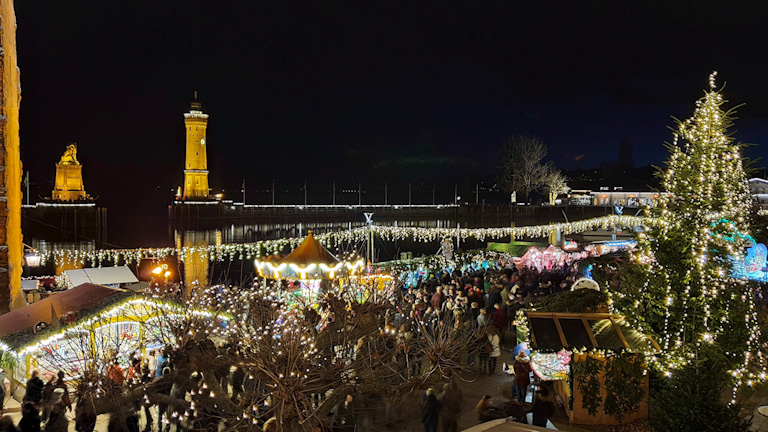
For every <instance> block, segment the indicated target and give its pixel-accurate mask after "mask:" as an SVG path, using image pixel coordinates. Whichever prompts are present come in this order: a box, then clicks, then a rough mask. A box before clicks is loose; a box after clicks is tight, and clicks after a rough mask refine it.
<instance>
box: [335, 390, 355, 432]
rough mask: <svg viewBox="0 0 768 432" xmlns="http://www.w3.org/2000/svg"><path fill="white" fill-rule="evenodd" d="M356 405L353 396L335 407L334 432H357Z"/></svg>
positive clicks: (349, 396)
mask: <svg viewBox="0 0 768 432" xmlns="http://www.w3.org/2000/svg"><path fill="white" fill-rule="evenodd" d="M355 430H356V425H355V404H354V398H353V397H352V395H347V398H346V399H345V400H344V401H342V402H339V403H338V404H336V406H335V407H333V432H355Z"/></svg>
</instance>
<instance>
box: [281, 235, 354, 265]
mask: <svg viewBox="0 0 768 432" xmlns="http://www.w3.org/2000/svg"><path fill="white" fill-rule="evenodd" d="M338 262H339V259H338V258H336V257H335V256H333V254H332V253H330V252H328V249H326V248H325V246H323V245H321V244H320V242H319V241H317V240H316V239H315V236H314V235H312V230H310V231H309V234H307V238H305V239H304V241H303V242H301V244H300V245H298V246H297V247H296V249H294V250H293V251H292V252H291V253H290V254H288V256H287V257H285V258H283V259H281V260H280V261H279V262H278V264H296V265H299V266H307V265H309V264H318V265H319V264H325V265H327V266H334V265H336V264H337V263H338Z"/></svg>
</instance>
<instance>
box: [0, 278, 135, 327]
mask: <svg viewBox="0 0 768 432" xmlns="http://www.w3.org/2000/svg"><path fill="white" fill-rule="evenodd" d="M123 292H125V291H124V290H121V289H115V288H109V287H105V286H101V285H95V284H89V283H87V284H82V285H80V286H77V287H75V288H72V289H69V290H66V291H61V292H58V293H56V294H53V295H52V296H50V297H46V298H44V299H42V300H40V301H37V302H35V303H32V304H31V305H27V306H24V307H23V308H20V309H16V310H15V311H11V312H8V313H7V314H4V315H2V316H0V337H5V336H8V335H10V334H13V333H18V332H21V331H25V330H32V329H33V328H34V327H35V325H36V324H37V323H39V322H41V321H44V322H46V323H50V322H51V317H52V313H51V308H53V310H55V311H56V315H57V316H58V317H62V316H63V315H64V314H66V313H67V312H79V311H81V310H84V309H90V308H93V307H95V306H98V305H99V304H101V303H103V302H104V301H105V300H106V299H108V298H110V297H112V296H114V295H118V294H120V293H123Z"/></svg>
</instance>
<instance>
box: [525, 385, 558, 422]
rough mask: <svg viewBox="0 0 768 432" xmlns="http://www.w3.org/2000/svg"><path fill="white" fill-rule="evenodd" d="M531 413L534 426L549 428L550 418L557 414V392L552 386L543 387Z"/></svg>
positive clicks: (537, 395) (538, 393)
mask: <svg viewBox="0 0 768 432" xmlns="http://www.w3.org/2000/svg"><path fill="white" fill-rule="evenodd" d="M531 413H532V414H533V425H534V426H541V427H547V422H548V421H549V419H550V417H552V416H553V415H554V414H555V391H554V389H553V388H552V386H550V385H543V386H541V387H540V388H539V391H537V392H536V400H535V401H533V408H532V409H531Z"/></svg>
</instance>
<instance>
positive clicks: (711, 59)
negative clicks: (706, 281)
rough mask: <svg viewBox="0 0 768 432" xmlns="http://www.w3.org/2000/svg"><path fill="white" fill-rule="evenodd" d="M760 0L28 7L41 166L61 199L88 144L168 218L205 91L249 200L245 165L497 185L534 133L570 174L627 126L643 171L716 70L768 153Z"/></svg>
mask: <svg viewBox="0 0 768 432" xmlns="http://www.w3.org/2000/svg"><path fill="white" fill-rule="evenodd" d="M757 3H758V2H744V5H743V6H734V5H731V4H728V5H726V3H725V2H718V3H711V4H710V3H706V2H696V3H695V4H696V5H697V6H696V7H695V8H694V7H693V6H692V5H693V4H694V3H689V2H667V1H665V2H639V1H638V2H623V1H622V2H617V1H602V2H601V1H594V2H574V1H569V2H563V3H553V2H540V1H504V2H457V3H453V2H422V1H407V2H394V1H385V2H372V1H348V2H328V1H310V2H288V1H237V2H236V1H226V2H211V1H209V2H200V1H185V2H174V1H151V2H148V1H134V2H104V1H94V0H80V1H77V2H61V1H51V0H40V1H18V2H16V8H17V10H16V13H17V21H18V33H17V38H18V55H19V64H20V67H21V78H22V104H21V139H22V158H23V162H24V168H25V170H28V171H30V175H31V179H32V181H33V183H34V184H35V187H37V188H38V189H35V190H38V191H39V192H38V193H40V194H50V189H51V187H52V181H53V176H54V171H55V168H54V164H55V162H57V161H58V159H59V157H60V156H61V154H62V153H63V151H64V149H65V147H66V144H67V142H70V141H76V142H77V143H78V148H79V153H78V156H79V159H80V161H81V162H82V163H83V164H84V170H83V172H84V176H85V186H86V190H87V191H88V192H89V193H92V194H94V195H99V196H100V198H99V203H100V204H102V205H105V206H107V207H109V208H110V215H114V214H115V213H118V212H149V213H153V214H158V215H159V216H161V217H162V216H164V215H165V207H166V205H167V204H168V203H169V202H170V200H171V199H172V195H173V194H172V193H171V190H172V189H173V188H175V187H176V186H178V185H180V184H181V181H182V177H183V175H182V169H183V163H184V162H183V160H184V133H185V131H184V122H183V115H182V114H183V113H184V112H186V111H187V110H188V108H189V101H190V100H191V98H192V93H193V91H194V90H198V91H199V94H200V100H201V102H202V103H203V109H204V111H205V112H207V113H208V114H210V119H209V127H208V140H207V141H208V147H209V148H208V152H209V153H208V158H209V169H210V171H211V174H210V182H211V186H212V187H213V188H215V189H221V188H223V189H226V190H227V191H228V192H227V195H228V197H229V198H235V199H237V198H239V196H240V194H239V189H240V183H241V182H242V179H243V178H246V179H247V184H248V185H249V187H251V188H254V189H258V188H262V189H265V188H268V187H269V184H270V183H271V180H272V179H273V178H275V179H277V181H278V183H281V184H297V185H298V184H299V183H300V182H303V180H304V179H308V180H309V181H310V182H319V181H321V180H326V181H330V180H332V179H338V180H339V181H340V182H344V181H347V183H349V184H352V183H351V182H353V183H354V184H355V185H356V184H357V181H358V180H361V181H363V183H364V184H371V183H376V184H378V183H381V182H383V181H387V180H390V181H393V182H394V181H398V180H399V181H406V182H407V181H411V180H413V181H422V182H429V181H433V182H434V181H441V179H443V178H453V177H457V176H464V177H472V176H478V178H480V176H485V178H486V179H490V178H492V176H493V174H494V170H495V168H494V161H493V157H494V155H495V153H496V152H497V150H498V148H499V146H500V145H501V144H502V143H503V141H504V140H505V139H506V138H508V137H509V136H511V135H515V134H536V135H539V136H540V137H541V138H543V140H544V142H545V143H546V144H548V146H549V148H550V154H549V156H548V159H550V160H552V161H554V162H555V163H556V164H557V165H558V166H560V167H561V168H563V169H566V170H570V169H575V168H591V167H596V166H598V165H599V163H600V162H601V161H615V160H616V155H617V151H618V144H619V142H621V140H622V139H624V138H625V137H627V138H629V139H630V140H631V141H632V143H633V144H634V148H635V164H636V165H645V164H649V163H653V164H659V163H661V162H662V161H663V159H664V158H665V150H664V149H663V142H664V141H665V140H669V138H670V132H669V130H668V129H667V127H668V126H671V125H673V121H672V119H671V116H675V117H680V118H685V117H687V116H689V115H690V114H691V113H692V111H693V106H694V101H695V100H696V99H697V98H698V97H699V96H700V95H701V92H702V90H703V89H704V87H705V86H706V83H707V76H708V74H709V73H710V72H711V71H712V70H717V71H718V72H719V78H720V82H721V83H722V82H723V81H725V82H727V86H726V88H725V95H726V97H727V98H728V99H729V100H731V101H733V102H734V103H745V104H746V105H745V106H744V107H742V108H741V109H740V110H739V115H740V118H739V119H738V120H737V121H736V127H735V129H737V130H738V132H737V134H736V137H737V138H738V139H740V140H741V141H744V142H750V143H755V144H758V145H759V146H756V147H754V148H752V149H750V155H752V156H754V157H760V156H762V155H763V154H766V153H768V150H766V149H768V146H766V145H763V144H768V99H767V98H766V95H768V62H767V61H766V60H765V56H766V46H768V31H766V25H765V19H764V17H765V12H766V8H765V7H762V9H756V8H755V6H753V5H755V4H757ZM760 165H764V163H761V164H760ZM390 177H391V178H390ZM313 184H315V183H313ZM262 195H263V194H262ZM252 196H253V197H254V198H253V199H254V200H257V199H259V195H258V194H257V193H256V192H254V195H252Z"/></svg>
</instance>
